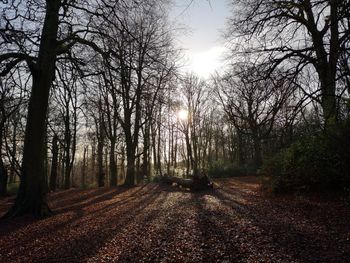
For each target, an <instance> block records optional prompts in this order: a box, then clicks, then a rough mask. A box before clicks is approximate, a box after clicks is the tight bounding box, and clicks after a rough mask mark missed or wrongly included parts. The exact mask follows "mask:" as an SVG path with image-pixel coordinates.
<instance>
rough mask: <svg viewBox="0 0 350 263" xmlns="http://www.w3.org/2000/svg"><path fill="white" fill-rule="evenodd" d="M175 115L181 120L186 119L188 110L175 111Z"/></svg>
mask: <svg viewBox="0 0 350 263" xmlns="http://www.w3.org/2000/svg"><path fill="white" fill-rule="evenodd" d="M177 117H178V118H179V119H180V120H183V121H185V120H187V119H188V111H187V110H179V111H178V113H177Z"/></svg>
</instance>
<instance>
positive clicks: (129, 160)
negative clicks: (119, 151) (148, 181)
mask: <svg viewBox="0 0 350 263" xmlns="http://www.w3.org/2000/svg"><path fill="white" fill-rule="evenodd" d="M133 148H134V147H133V145H132V142H130V141H128V140H126V177H125V181H124V185H126V186H133V185H135V160H136V158H135V150H134V149H133Z"/></svg>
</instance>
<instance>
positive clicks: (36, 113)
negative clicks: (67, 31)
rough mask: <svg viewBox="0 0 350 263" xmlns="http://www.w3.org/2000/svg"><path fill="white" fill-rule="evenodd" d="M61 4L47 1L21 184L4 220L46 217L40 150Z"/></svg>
mask: <svg viewBox="0 0 350 263" xmlns="http://www.w3.org/2000/svg"><path fill="white" fill-rule="evenodd" d="M60 5H61V1H59V0H51V1H46V16H45V20H44V25H43V29H42V34H41V41H40V46H39V55H38V60H37V63H36V65H35V68H34V69H33V72H32V73H33V77H32V78H33V86H32V91H31V96H30V99H29V106H28V117H27V125H26V131H25V138H24V148H23V160H22V170H21V183H20V187H19V191H18V194H17V197H16V201H15V204H14V205H13V207H12V208H11V209H10V210H9V212H8V213H7V214H6V216H5V217H13V216H19V215H23V214H34V215H36V216H40V217H42V216H47V215H49V214H50V212H51V211H50V209H49V207H48V204H47V185H46V182H45V181H46V180H45V177H46V174H45V169H44V162H45V160H44V158H45V152H44V148H43V144H44V139H45V132H46V114H47V108H48V99H49V92H50V87H51V83H52V81H53V79H54V75H55V60H56V45H57V44H56V39H57V30H58V17H59V9H60Z"/></svg>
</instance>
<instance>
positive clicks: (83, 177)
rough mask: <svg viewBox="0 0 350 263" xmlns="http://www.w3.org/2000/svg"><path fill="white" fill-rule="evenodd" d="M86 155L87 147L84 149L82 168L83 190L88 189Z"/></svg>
mask: <svg viewBox="0 0 350 263" xmlns="http://www.w3.org/2000/svg"><path fill="white" fill-rule="evenodd" d="M86 155H87V147H84V154H83V163H82V166H81V186H82V187H83V188H85V187H86Z"/></svg>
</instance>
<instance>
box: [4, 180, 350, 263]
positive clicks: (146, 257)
mask: <svg viewBox="0 0 350 263" xmlns="http://www.w3.org/2000/svg"><path fill="white" fill-rule="evenodd" d="M256 182H257V181H256V179H254V178H242V179H228V180H220V181H217V182H216V185H215V187H216V189H214V190H210V191H206V192H202V193H191V192H186V191H176V190H174V188H171V187H167V186H163V185H157V184H149V185H147V186H144V187H136V188H130V189H128V188H123V189H94V190H74V189H71V190H68V191H59V192H56V193H53V194H52V195H51V196H50V201H51V205H52V208H53V210H54V211H55V212H56V215H55V216H52V217H50V218H47V219H45V220H40V221H35V220H33V219H32V218H29V217H23V218H19V219H15V220H14V221H11V222H1V223H0V248H1V249H0V262H344V261H346V260H347V259H348V258H347V257H349V256H350V253H349V251H350V226H349V224H348V222H347V218H349V215H350V209H349V207H346V206H345V205H344V204H343V203H341V202H340V201H329V200H327V201H320V200H317V202H316V201H313V200H312V199H310V198H309V199H308V198H304V199H300V198H295V197H291V196H289V197H278V198H277V197H265V196H263V195H262V194H261V193H260V192H259V191H258V184H257V183H256ZM12 201H13V199H11V200H10V201H9V200H8V199H6V200H5V199H2V200H0V211H1V213H3V212H5V211H6V209H7V207H8V206H9V205H10V203H11V202H12Z"/></svg>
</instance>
